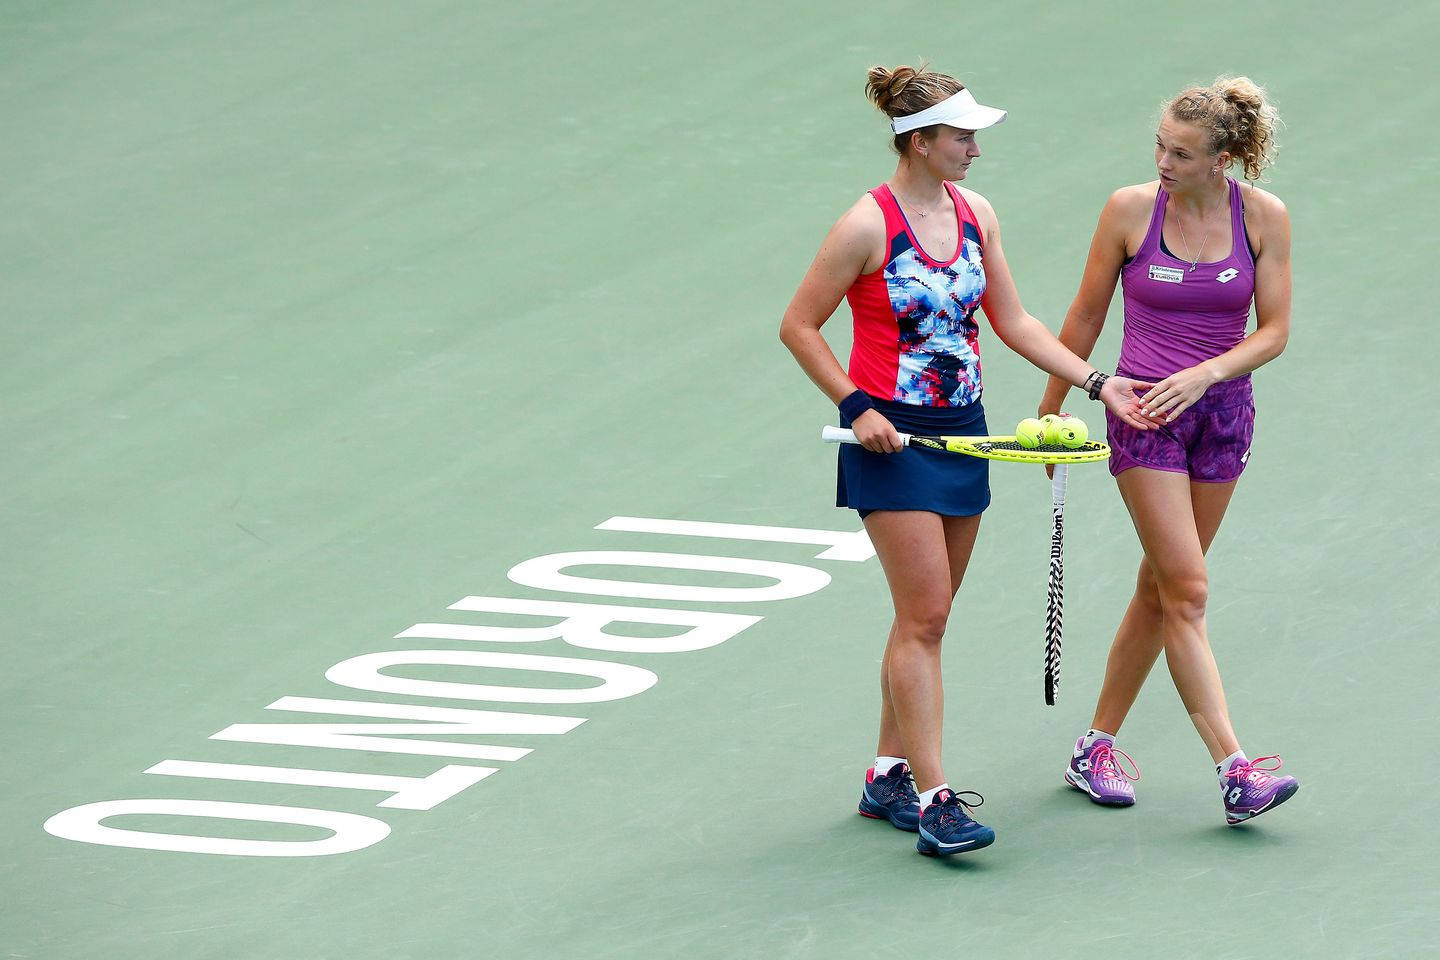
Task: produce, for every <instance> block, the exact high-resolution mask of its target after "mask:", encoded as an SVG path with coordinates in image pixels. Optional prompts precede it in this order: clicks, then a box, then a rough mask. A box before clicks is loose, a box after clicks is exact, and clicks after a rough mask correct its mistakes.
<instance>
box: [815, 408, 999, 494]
mask: <svg viewBox="0 0 1440 960" xmlns="http://www.w3.org/2000/svg"><path fill="white" fill-rule="evenodd" d="M875 409H877V410H879V411H880V412H881V413H882V414H884V415H885V417H886V419H888V420H889V421H890V422H891V423H893V424H894V425H895V429H896V430H899V431H900V432H901V433H913V434H920V435H926V436H950V437H983V436H986V435H988V434H989V432H990V431H989V430H988V429H986V427H985V408H984V407H983V406H982V405H981V403H980V401H979V400H976V401H975V402H974V403H971V404H966V405H965V406H963V407H923V406H920V405H918V404H913V403H896V402H894V401H890V400H879V399H876V400H875ZM840 425H841V426H842V427H848V426H850V421H849V420H848V419H846V418H845V417H841V418H840ZM835 506H837V507H850V508H852V509H854V510H858V511H860V516H861V517H862V518H863V517H865V515H866V514H868V513H870V512H871V511H872V510H928V511H930V512H931V513H938V514H940V515H941V516H946V517H973V516H974V515H975V514H977V513H980V512H981V511H983V510H984V509H985V508H986V507H988V506H990V461H989V460H985V459H982V458H980V457H966V456H963V455H959V454H952V453H939V452H937V451H934V450H926V449H924V448H923V447H906V448H905V449H904V450H902V451H900V452H899V453H871V452H870V451H869V450H866V449H865V448H864V447H862V446H860V445H859V444H855V443H842V444H840V467H839V476H838V479H837V483H836V492H835Z"/></svg>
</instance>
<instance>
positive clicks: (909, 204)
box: [890, 187, 930, 217]
mask: <svg viewBox="0 0 1440 960" xmlns="http://www.w3.org/2000/svg"><path fill="white" fill-rule="evenodd" d="M890 192H891V193H893V194H895V196H896V197H897V198H898V199H900V200H904V201H905V205H906V206H907V207H909V208H910V209H911V210H914V211H915V212H916V213H917V214H919V215H920V216H922V217H928V216H930V211H928V210H921V209H920V206H919V205H918V204H917V203H916V202H915V201H914V200H911V199H910V198H909V197H905V196H901V195H900V192H899V191H898V190H895V189H894V188H893V187H892V188H891V190H890Z"/></svg>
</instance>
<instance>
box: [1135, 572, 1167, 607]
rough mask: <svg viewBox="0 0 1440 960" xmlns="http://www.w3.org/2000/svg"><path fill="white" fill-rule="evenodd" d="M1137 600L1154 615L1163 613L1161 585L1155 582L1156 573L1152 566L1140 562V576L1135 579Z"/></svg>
mask: <svg viewBox="0 0 1440 960" xmlns="http://www.w3.org/2000/svg"><path fill="white" fill-rule="evenodd" d="M1135 600H1136V602H1138V603H1140V604H1141V605H1143V606H1144V607H1146V608H1147V609H1148V610H1150V611H1151V612H1153V613H1156V614H1158V613H1161V612H1162V611H1163V606H1162V605H1161V603H1160V584H1159V583H1157V582H1156V580H1155V571H1153V570H1151V569H1150V564H1149V563H1146V562H1145V561H1143V560H1142V561H1141V562H1140V575H1139V576H1138V577H1136V578H1135Z"/></svg>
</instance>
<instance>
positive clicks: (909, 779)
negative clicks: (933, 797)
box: [877, 767, 920, 803]
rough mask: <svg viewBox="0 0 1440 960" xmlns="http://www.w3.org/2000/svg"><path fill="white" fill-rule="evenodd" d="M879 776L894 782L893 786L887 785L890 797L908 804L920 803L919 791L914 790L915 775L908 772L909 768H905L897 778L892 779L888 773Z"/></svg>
mask: <svg viewBox="0 0 1440 960" xmlns="http://www.w3.org/2000/svg"><path fill="white" fill-rule="evenodd" d="M879 776H880V777H884V778H885V779H886V780H893V781H894V783H893V784H887V788H888V790H889V792H890V796H892V797H894V798H895V799H897V800H906V801H908V802H910V803H919V802H920V791H918V790H916V789H915V775H914V774H913V773H911V772H910V768H909V767H906V768H905V772H904V773H903V774H901V775H899V776H894V777H892V776H890V775H889V774H888V773H882V774H880V775H879ZM877 779H879V777H877Z"/></svg>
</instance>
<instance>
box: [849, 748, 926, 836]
mask: <svg viewBox="0 0 1440 960" xmlns="http://www.w3.org/2000/svg"><path fill="white" fill-rule="evenodd" d="M860 813H861V814H862V815H863V816H867V817H870V818H871V819H873V820H889V821H890V822H891V823H892V824H894V826H895V827H896V829H899V830H909V831H912V832H913V831H915V830H917V829H918V828H919V824H920V795H919V794H918V793H916V792H915V778H914V777H913V776H911V775H910V767H909V766H908V765H906V764H903V763H897V764H895V766H893V767H891V768H890V770H889V772H887V773H876V772H875V768H874V767H871V768H870V769H869V770H867V771H865V789H864V790H863V791H862V792H861V793H860Z"/></svg>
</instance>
